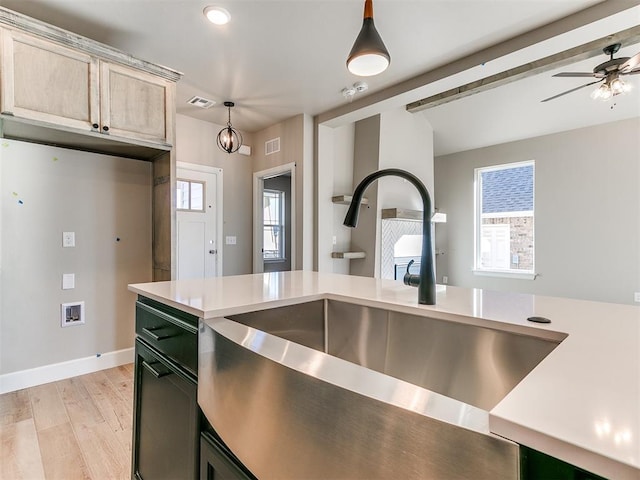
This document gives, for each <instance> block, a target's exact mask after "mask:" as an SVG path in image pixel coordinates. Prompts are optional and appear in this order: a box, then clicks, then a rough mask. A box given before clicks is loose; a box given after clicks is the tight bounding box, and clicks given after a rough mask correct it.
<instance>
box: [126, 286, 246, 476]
mask: <svg viewBox="0 0 640 480" xmlns="http://www.w3.org/2000/svg"><path fill="white" fill-rule="evenodd" d="M136 335H137V337H136V342H135V346H136V348H135V350H136V354H135V373H134V377H135V383H134V395H133V397H134V417H133V449H132V450H133V452H132V473H131V478H132V479H133V480H197V479H198V478H201V479H207V480H253V479H254V478H255V477H253V476H252V475H251V474H250V473H249V471H248V470H246V469H245V467H244V466H242V464H241V463H240V462H239V461H238V460H237V459H236V458H235V457H234V456H233V454H232V453H231V452H230V451H229V449H228V448H227V447H226V446H225V445H224V444H223V443H222V441H221V440H220V439H219V438H218V437H217V435H216V434H215V432H214V431H213V429H212V428H211V426H210V425H209V424H208V422H207V421H206V419H205V418H204V415H202V412H201V411H200V408H199V407H198V401H197V391H198V377H197V375H198V318H197V317H195V316H193V315H189V314H187V313H185V312H182V311H180V310H176V309H174V308H171V307H168V306H166V305H163V304H161V303H158V302H156V301H154V300H151V299H148V298H145V297H142V296H141V297H139V298H138V301H137V302H136ZM201 430H207V431H204V432H202V436H201V433H200V432H201Z"/></svg>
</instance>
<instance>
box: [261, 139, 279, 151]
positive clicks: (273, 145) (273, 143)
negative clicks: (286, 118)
mask: <svg viewBox="0 0 640 480" xmlns="http://www.w3.org/2000/svg"><path fill="white" fill-rule="evenodd" d="M279 151H280V137H278V138H273V139H271V140H267V141H266V142H264V154H265V155H271V154H272V153H276V152H279Z"/></svg>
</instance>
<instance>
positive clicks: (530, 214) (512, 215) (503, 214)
mask: <svg viewBox="0 0 640 480" xmlns="http://www.w3.org/2000/svg"><path fill="white" fill-rule="evenodd" d="M516 217H533V210H521V211H518V212H495V213H483V214H482V218H516ZM483 225H484V224H483Z"/></svg>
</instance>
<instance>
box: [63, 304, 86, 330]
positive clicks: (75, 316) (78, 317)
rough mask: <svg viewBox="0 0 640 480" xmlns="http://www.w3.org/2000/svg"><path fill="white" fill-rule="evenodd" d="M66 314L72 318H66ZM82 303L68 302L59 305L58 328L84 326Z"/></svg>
mask: <svg viewBox="0 0 640 480" xmlns="http://www.w3.org/2000/svg"><path fill="white" fill-rule="evenodd" d="M67 313H69V316H70V317H72V318H70V319H68V318H67ZM84 322H85V316H84V302H69V303H62V304H60V326H61V327H71V326H74V325H84Z"/></svg>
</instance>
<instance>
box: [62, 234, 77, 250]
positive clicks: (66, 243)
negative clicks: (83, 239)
mask: <svg viewBox="0 0 640 480" xmlns="http://www.w3.org/2000/svg"><path fill="white" fill-rule="evenodd" d="M62 246H63V247H65V248H67V247H75V246H76V232H62Z"/></svg>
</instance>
